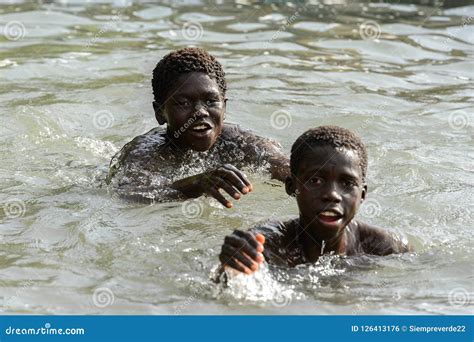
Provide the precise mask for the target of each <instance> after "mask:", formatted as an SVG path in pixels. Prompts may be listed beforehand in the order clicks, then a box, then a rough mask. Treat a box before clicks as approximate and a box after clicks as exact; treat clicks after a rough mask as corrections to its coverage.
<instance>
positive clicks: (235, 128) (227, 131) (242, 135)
mask: <svg viewBox="0 0 474 342" xmlns="http://www.w3.org/2000/svg"><path fill="white" fill-rule="evenodd" d="M221 138H222V139H223V140H237V141H241V142H245V143H247V144H253V145H262V144H264V145H271V146H272V147H277V148H281V145H280V143H278V142H277V141H276V140H273V139H270V138H266V137H263V136H261V135H258V134H256V133H255V132H254V131H252V130H251V129H248V128H243V127H242V126H240V125H238V124H234V123H225V124H224V125H223V127H222V134H221Z"/></svg>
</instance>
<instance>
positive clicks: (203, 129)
mask: <svg viewBox="0 0 474 342" xmlns="http://www.w3.org/2000/svg"><path fill="white" fill-rule="evenodd" d="M189 130H190V131H192V132H195V133H207V132H209V131H210V130H212V126H211V125H210V124H209V123H207V122H198V123H196V124H194V125H192V126H191V127H190V128H189Z"/></svg>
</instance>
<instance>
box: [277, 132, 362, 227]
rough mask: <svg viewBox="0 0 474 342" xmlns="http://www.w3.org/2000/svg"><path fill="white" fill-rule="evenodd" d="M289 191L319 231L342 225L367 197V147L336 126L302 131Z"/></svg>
mask: <svg viewBox="0 0 474 342" xmlns="http://www.w3.org/2000/svg"><path fill="white" fill-rule="evenodd" d="M290 168H291V177H289V178H288V179H287V181H286V191H287V193H288V194H289V195H294V196H296V199H297V202H298V208H299V210H300V217H301V218H302V219H303V221H305V222H306V224H310V225H311V226H313V227H317V229H318V233H320V234H324V231H326V232H328V234H329V233H330V231H334V230H341V229H343V228H344V227H345V226H346V225H347V224H348V223H349V222H350V221H351V220H352V218H353V217H354V215H355V214H356V212H357V210H358V208H359V205H360V203H362V201H363V200H364V198H365V195H366V192H367V186H366V184H365V177H366V173H367V150H366V147H365V145H364V143H363V142H362V141H361V140H360V138H359V137H358V136H357V135H355V134H354V133H352V132H351V131H349V130H347V129H344V128H341V127H337V126H320V127H317V128H313V129H310V130H308V131H306V132H305V133H303V134H302V135H301V136H300V137H298V139H296V141H295V143H294V144H293V146H292V148H291V158H290Z"/></svg>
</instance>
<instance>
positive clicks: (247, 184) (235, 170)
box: [224, 164, 252, 188]
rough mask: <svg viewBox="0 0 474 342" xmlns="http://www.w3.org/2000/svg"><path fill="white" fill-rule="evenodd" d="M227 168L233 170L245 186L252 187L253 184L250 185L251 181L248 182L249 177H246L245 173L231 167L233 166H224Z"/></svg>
mask: <svg viewBox="0 0 474 342" xmlns="http://www.w3.org/2000/svg"><path fill="white" fill-rule="evenodd" d="M224 167H225V168H227V169H230V170H232V171H233V172H234V173H235V174H236V175H237V176H239V178H240V179H241V180H242V182H244V184H245V185H246V186H247V187H250V188H251V187H252V184H251V183H250V181H249V180H248V178H247V176H246V175H245V173H243V172H242V171H240V170H239V169H238V168H236V167H235V166H234V165H231V164H225V165H224Z"/></svg>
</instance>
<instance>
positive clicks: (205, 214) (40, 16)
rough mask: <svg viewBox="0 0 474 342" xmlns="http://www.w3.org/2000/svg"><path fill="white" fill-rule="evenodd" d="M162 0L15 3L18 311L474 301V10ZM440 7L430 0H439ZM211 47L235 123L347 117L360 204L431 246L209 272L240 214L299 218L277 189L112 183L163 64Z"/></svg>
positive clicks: (11, 63) (3, 239)
mask: <svg viewBox="0 0 474 342" xmlns="http://www.w3.org/2000/svg"><path fill="white" fill-rule="evenodd" d="M153 3H155V2H151V1H150V2H146V1H90V2H85V1H65V0H63V1H44V2H29V1H28V2H23V1H10V2H9V3H8V4H5V2H2V5H0V32H3V35H0V42H1V45H0V77H1V84H0V99H1V101H0V121H1V126H0V158H1V161H2V166H1V167H0V179H1V181H0V189H1V191H0V204H1V205H0V208H2V209H3V210H1V209H0V298H1V299H2V311H3V312H5V313H16V314H92V313H93V314H174V313H180V314H204V313H206V314H371V313H379V314H455V313H464V314H466V313H472V309H473V306H472V294H473V269H472V260H473V258H474V251H473V229H472V228H473V226H472V222H473V206H472V203H474V198H473V192H474V182H473V164H472V160H473V156H474V153H473V152H474V151H473V127H472V125H473V123H474V117H473V96H472V94H473V89H472V88H473V87H472V81H473V78H474V72H473V70H474V69H473V59H472V58H473V55H474V53H473V43H474V22H473V19H472V18H473V17H474V6H473V5H470V6H468V5H465V6H461V7H454V8H447V7H442V6H440V4H436V3H431V5H430V4H427V5H413V4H403V3H400V2H399V1H394V2H393V3H392V4H386V3H385V4H384V3H377V4H368V3H354V2H352V1H350V2H349V1H348V2H347V3H346V2H345V1H334V2H331V3H330V2H324V3H323V2H315V3H310V4H306V5H304V6H303V5H292V4H279V3H274V4H264V5H263V4H260V5H257V4H255V3H250V2H247V1H240V2H236V3H229V4H221V3H208V2H204V3H201V2H200V1H193V2H184V1H180V2H169V3H163V4H161V5H156V4H153ZM423 3H426V2H423ZM189 45H198V46H201V47H204V48H206V49H208V50H209V51H210V52H211V53H212V54H214V55H216V56H217V57H218V58H219V60H220V61H221V62H222V64H223V65H224V67H225V71H226V73H227V78H228V88H229V93H228V97H229V102H228V106H227V108H228V113H227V120H228V121H231V122H234V123H239V124H242V125H243V126H245V127H248V128H252V129H253V130H254V131H256V132H257V133H258V134H261V135H264V136H268V137H272V138H274V139H277V140H278V141H280V142H281V143H282V145H283V147H284V150H285V151H286V152H288V151H289V149H290V147H291V144H292V142H293V141H294V140H295V139H296V137H297V136H298V135H299V134H301V133H302V132H303V131H304V130H306V129H308V128H310V127H314V126H318V125H322V124H334V125H340V126H343V127H346V128H349V129H351V130H354V131H355V132H357V133H358V134H360V135H361V136H362V138H363V140H364V141H365V142H366V144H367V145H368V149H369V174H368V186H369V195H368V199H367V201H366V203H365V204H364V206H363V207H362V208H361V211H360V213H359V218H360V219H362V220H366V221H368V222H370V223H373V224H375V225H378V226H381V227H387V228H392V229H394V230H396V231H400V232H402V233H404V234H405V235H407V236H408V238H409V240H410V241H411V242H412V244H413V245H414V246H415V248H416V250H417V253H413V254H406V255H401V256H388V257H367V256H364V257H357V258H339V257H334V256H328V257H326V258H324V259H323V260H321V261H320V262H318V263H317V264H315V265H304V266H301V267H297V268H295V269H291V270H285V269H272V268H271V269H270V270H269V271H268V270H267V271H264V272H262V273H260V274H258V275H257V276H255V277H253V278H250V279H249V278H244V279H236V280H235V282H234V283H233V284H232V286H231V287H230V288H229V289H222V288H221V287H218V286H216V285H214V284H213V283H212V282H211V281H210V280H209V275H210V273H211V271H212V269H213V268H214V267H215V265H216V264H217V260H218V259H217V256H218V253H219V249H220V245H221V243H222V241H223V238H224V236H225V235H226V234H229V233H230V232H231V231H232V230H233V229H247V228H248V227H250V226H251V225H253V224H255V223H257V222H258V221H261V220H263V219H266V218H268V217H274V218H282V219H286V218H289V217H292V216H293V215H295V214H296V213H297V207H296V204H295V203H294V200H293V199H291V198H289V197H288V196H286V194H285V193H284V191H283V188H282V187H281V186H279V185H278V184H277V185H276V186H275V184H270V183H269V182H267V181H266V178H265V177H264V176H263V175H253V176H252V177H251V180H252V181H253V183H254V188H255V191H254V192H253V193H252V194H251V195H250V196H244V198H242V199H241V201H240V202H239V203H238V204H237V205H235V206H234V208H233V209H231V210H225V209H222V208H220V207H219V205H216V204H215V203H213V202H212V201H209V200H208V199H199V200H195V201H187V202H184V203H166V204H155V205H151V206H148V205H142V204H133V203H128V202H125V201H122V200H120V199H117V198H116V197H115V196H113V194H112V193H110V192H109V191H108V190H107V188H106V187H105V186H104V178H105V175H106V172H107V169H108V162H109V160H110V158H111V157H112V155H113V154H114V153H115V152H116V151H117V150H118V149H119V148H120V147H121V146H123V144H125V143H126V142H128V141H129V140H130V139H131V138H133V137H134V136H136V135H138V134H142V133H144V132H146V131H148V130H150V129H151V128H153V127H155V126H156V122H155V120H154V115H153V110H152V105H151V102H152V92H151V82H150V80H151V72H152V70H153V68H154V66H155V64H156V63H157V61H158V60H159V59H160V58H161V57H162V56H163V55H164V54H166V53H167V52H168V51H169V50H172V49H177V48H180V47H183V46H189Z"/></svg>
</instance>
